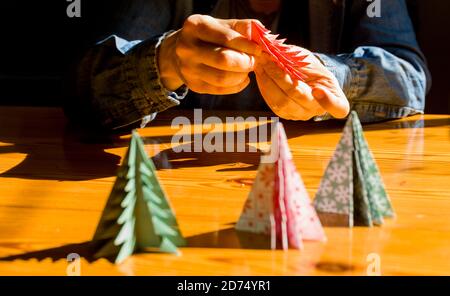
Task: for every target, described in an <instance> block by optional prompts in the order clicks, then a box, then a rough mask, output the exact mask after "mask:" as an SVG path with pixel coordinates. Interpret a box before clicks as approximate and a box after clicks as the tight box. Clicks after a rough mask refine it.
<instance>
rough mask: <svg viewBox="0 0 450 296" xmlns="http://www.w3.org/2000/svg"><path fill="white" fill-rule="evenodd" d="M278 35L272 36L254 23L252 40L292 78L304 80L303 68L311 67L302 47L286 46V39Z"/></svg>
mask: <svg viewBox="0 0 450 296" xmlns="http://www.w3.org/2000/svg"><path fill="white" fill-rule="evenodd" d="M277 38H278V35H273V34H270V31H269V30H267V29H266V28H264V27H263V26H261V25H260V24H259V23H257V22H252V36H251V39H252V40H253V41H255V42H256V43H258V44H259V45H260V46H261V49H262V50H263V51H264V52H266V53H268V54H269V55H270V56H271V57H272V59H273V60H274V61H275V62H276V63H277V64H278V66H279V67H280V68H281V69H283V70H284V71H285V72H286V73H288V74H289V75H290V76H291V77H292V78H294V79H297V80H302V81H303V80H304V78H305V77H304V74H302V73H301V71H300V70H301V68H303V67H305V66H307V65H309V63H307V62H305V61H304V60H305V59H306V57H307V55H306V54H302V50H301V49H300V47H297V46H293V45H288V44H284V42H285V41H286V39H277Z"/></svg>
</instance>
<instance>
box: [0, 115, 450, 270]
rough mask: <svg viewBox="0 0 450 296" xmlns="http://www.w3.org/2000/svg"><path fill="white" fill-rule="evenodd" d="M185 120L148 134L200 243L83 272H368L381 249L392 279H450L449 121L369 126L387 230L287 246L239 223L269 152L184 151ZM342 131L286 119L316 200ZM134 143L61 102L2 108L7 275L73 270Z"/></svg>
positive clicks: (1, 230)
mask: <svg viewBox="0 0 450 296" xmlns="http://www.w3.org/2000/svg"><path fill="white" fill-rule="evenodd" d="M208 115H212V113H211V114H209V113H204V116H205V117H206V116H208ZM214 115H216V116H219V117H220V118H225V117H226V116H233V117H236V116H238V114H236V113H231V112H229V113H227V112H223V113H219V114H214ZM239 115H242V116H244V117H246V116H251V115H253V116H270V115H269V114H264V113H243V114H239ZM175 116H186V117H188V118H192V112H186V111H177V110H174V111H170V112H164V113H162V114H160V115H159V116H158V119H157V121H155V122H153V123H152V124H151V126H150V127H148V128H145V129H142V130H140V131H139V132H140V134H141V135H142V136H143V137H144V140H145V142H146V149H147V151H148V153H149V155H150V156H152V157H153V158H154V161H155V163H156V164H157V166H158V167H159V170H158V174H159V177H160V179H161V182H162V184H163V186H164V188H165V190H166V192H167V194H168V196H169V199H170V201H171V203H172V205H173V208H174V210H175V211H176V214H177V217H178V222H179V224H180V227H181V230H182V233H183V235H184V236H185V237H186V238H187V241H188V244H189V245H188V246H187V247H185V248H182V250H181V251H182V256H173V255H169V254H156V253H144V254H137V255H135V256H133V257H131V258H129V259H127V260H126V262H125V263H123V264H122V265H118V266H116V265H112V264H111V263H109V262H108V261H106V260H98V261H93V262H92V260H88V258H87V257H86V258H84V257H83V259H82V261H81V274H82V275H120V274H123V275H296V274H301V275H330V274H331V275H333V274H338V275H351V274H356V275H365V274H366V270H367V267H368V262H367V256H368V255H369V254H371V253H376V254H378V255H379V256H380V260H381V261H380V262H381V271H382V274H384V275H421V274H427V275H441V274H445V275H450V261H449V260H448V252H449V250H450V223H449V222H450V218H449V217H450V128H449V123H450V116H445V115H439V116H438V115H425V116H414V117H409V118H406V119H403V120H397V121H390V122H384V123H377V124H370V125H365V126H364V130H365V136H366V138H367V140H368V142H369V145H370V147H371V149H372V152H373V154H374V156H375V158H376V161H377V163H378V165H379V168H380V171H381V174H382V177H383V180H384V182H385V184H386V188H387V191H388V193H389V195H390V197H391V199H392V203H393V206H394V208H395V210H396V213H397V217H396V218H395V219H392V220H388V221H387V223H386V224H385V225H384V226H382V227H374V228H363V227H356V228H353V229H348V228H326V229H325V231H326V234H327V236H328V242H326V243H310V242H308V243H306V244H305V249H304V250H302V251H299V250H289V251H287V252H283V251H281V250H274V251H272V250H267V249H264V248H261V246H258V245H257V244H255V245H252V246H248V244H247V243H246V240H245V237H244V238H243V237H240V236H239V235H238V234H236V232H235V231H234V230H233V223H235V222H236V220H237V219H238V217H239V214H240V211H241V207H242V205H243V203H244V201H245V199H246V196H247V194H248V192H249V190H250V187H251V182H252V180H253V178H254V177H255V173H256V166H257V165H258V162H259V153H254V152H248V151H247V152H234V153H225V152H223V153H206V152H201V153H195V152H190V153H187V152H186V153H174V152H173V151H172V149H171V148H172V145H171V139H172V136H173V135H174V134H175V133H176V132H177V129H172V128H171V119H172V118H174V117H175ZM261 124H264V123H261V122H259V123H258V122H255V123H254V124H252V127H251V128H255V127H256V126H258V125H261ZM342 127H343V123H342V122H321V123H314V122H307V123H294V122H286V123H285V128H286V131H287V135H288V138H289V144H290V147H291V149H292V153H293V155H294V161H295V164H296V166H297V168H298V170H299V172H300V173H301V175H302V177H303V180H304V182H305V185H306V187H307V190H308V192H309V194H310V196H311V197H313V196H314V194H315V192H316V190H317V188H318V185H319V182H320V178H321V176H322V174H323V172H324V170H325V167H326V165H327V163H328V161H329V159H330V157H331V155H332V154H333V151H334V148H335V146H336V144H337V142H338V140H339V137H340V135H341V130H342ZM239 128H244V127H242V126H241V127H239ZM203 132H204V131H203ZM128 138H129V135H123V136H119V135H117V136H114V137H103V136H99V135H94V136H92V135H85V134H81V133H79V132H77V131H74V130H73V129H72V128H70V126H68V125H67V124H66V123H65V120H64V116H63V114H62V111H61V110H60V109H54V108H19V107H2V108H0V257H2V258H1V259H0V274H1V275H65V274H66V268H67V260H66V256H67V254H69V253H72V252H75V253H77V252H79V253H81V254H83V252H84V250H85V249H86V244H87V242H88V241H89V240H90V239H91V238H92V235H93V232H94V230H95V227H96V224H97V222H98V219H99V218H100V213H101V210H102V209H103V206H104V205H105V202H106V199H107V197H108V194H109V191H110V189H111V187H112V182H113V181H114V178H115V170H116V169H117V166H118V165H119V164H120V161H121V157H122V156H123V155H124V154H125V151H126V147H127V144H128ZM249 144H250V145H254V144H255V143H249ZM13 255H14V256H13Z"/></svg>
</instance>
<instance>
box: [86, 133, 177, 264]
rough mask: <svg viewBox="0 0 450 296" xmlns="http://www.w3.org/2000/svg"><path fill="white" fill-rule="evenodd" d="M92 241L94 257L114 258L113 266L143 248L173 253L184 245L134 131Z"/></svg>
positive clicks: (151, 166)
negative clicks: (96, 248) (94, 250)
mask: <svg viewBox="0 0 450 296" xmlns="http://www.w3.org/2000/svg"><path fill="white" fill-rule="evenodd" d="M93 240H94V241H96V242H99V248H98V250H97V252H96V253H95V254H94V257H95V258H114V261H115V263H120V262H122V261H123V260H125V259H126V258H127V257H128V256H130V255H132V254H133V253H136V252H139V251H143V250H144V249H146V248H159V250H160V251H161V252H168V253H177V252H178V249H177V246H184V245H185V241H184V239H183V237H182V235H181V233H180V230H179V227H178V224H177V220H176V218H175V215H174V213H173V212H172V210H171V207H170V204H169V202H168V201H167V198H166V195H165V194H164V191H163V189H162V188H161V185H160V184H159V181H158V178H157V175H156V169H155V166H154V164H153V162H152V161H151V160H150V159H149V158H148V157H147V154H146V153H145V149H144V144H143V142H142V139H141V138H140V137H139V135H138V133H137V132H135V131H133V134H132V137H131V142H130V147H129V149H128V151H127V154H126V156H125V159H124V161H123V164H122V166H121V167H120V168H119V171H118V174H117V179H116V181H115V183H114V186H113V189H112V191H111V194H110V196H109V199H108V201H107V204H106V206H105V209H104V210H103V214H102V217H101V219H100V222H99V224H98V226H97V230H96V231H95V235H94V238H93Z"/></svg>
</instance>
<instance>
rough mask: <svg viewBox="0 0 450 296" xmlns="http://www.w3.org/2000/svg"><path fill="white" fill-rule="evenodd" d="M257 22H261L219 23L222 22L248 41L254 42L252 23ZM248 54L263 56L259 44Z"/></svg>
mask: <svg viewBox="0 0 450 296" xmlns="http://www.w3.org/2000/svg"><path fill="white" fill-rule="evenodd" d="M255 21H256V22H258V23H259V21H257V20H252V19H229V20H222V19H221V20H219V22H221V23H222V24H223V25H225V26H227V27H229V28H230V29H232V30H234V31H236V32H238V33H239V34H241V35H242V36H243V37H245V38H247V39H248V40H252V22H255ZM246 52H247V53H251V54H253V55H256V56H258V55H260V54H261V48H259V46H258V44H257V43H256V42H255V46H254V47H253V46H252V47H251V48H249V49H248V50H247V51H246Z"/></svg>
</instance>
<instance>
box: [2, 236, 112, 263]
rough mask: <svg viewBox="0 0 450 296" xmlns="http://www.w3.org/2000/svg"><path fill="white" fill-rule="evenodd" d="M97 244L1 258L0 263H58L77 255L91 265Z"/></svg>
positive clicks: (82, 244)
mask: <svg viewBox="0 0 450 296" xmlns="http://www.w3.org/2000/svg"><path fill="white" fill-rule="evenodd" d="M96 246H97V245H96V243H95V242H92V241H89V242H83V243H78V244H68V245H63V246H60V247H55V248H49V249H44V250H38V251H32V252H27V253H22V254H17V255H11V256H6V257H0V261H15V260H32V259H35V260H38V261H42V260H45V259H48V258H50V259H52V260H53V261H58V260H61V259H64V260H67V256H68V255H69V254H71V253H76V254H78V255H79V256H80V257H82V258H84V259H86V261H88V262H89V263H91V262H94V261H96V260H97V259H94V256H93V254H94V253H95V249H96ZM106 259H107V260H108V261H109V262H114V260H113V259H112V258H106Z"/></svg>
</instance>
